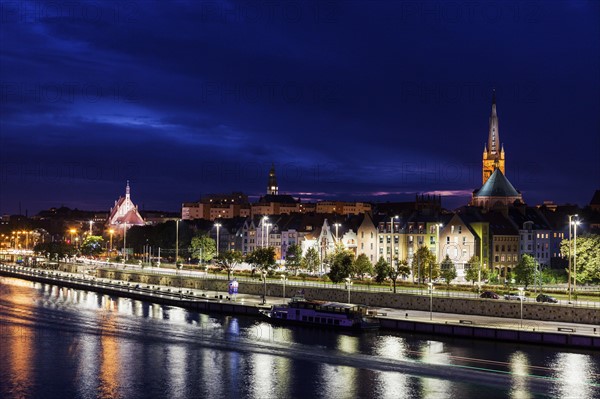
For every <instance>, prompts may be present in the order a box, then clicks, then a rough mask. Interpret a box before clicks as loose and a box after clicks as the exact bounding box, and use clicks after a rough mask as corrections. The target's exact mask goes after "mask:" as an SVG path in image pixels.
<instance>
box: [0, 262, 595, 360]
mask: <svg viewBox="0 0 600 399" xmlns="http://www.w3.org/2000/svg"><path fill="white" fill-rule="evenodd" d="M0 275H2V276H6V277H15V278H20V279H26V280H29V281H35V282H39V283H44V284H52V285H59V286H64V287H69V288H74V289H80V290H88V291H95V292H99V293H103V294H107V295H114V296H121V297H127V298H131V299H136V300H140V301H146V302H152V303H157V304H161V305H165V306H177V307H181V308H185V309H188V310H192V311H196V312H207V313H210V312H219V313H226V314H241V315H248V316H254V317H259V316H260V315H259V310H260V309H261V308H264V307H265V306H261V305H260V303H259V302H260V298H259V297H258V296H251V295H238V296H237V298H236V300H235V301H234V300H233V298H230V297H228V296H227V295H226V294H225V293H224V292H222V291H221V292H218V291H213V292H210V291H200V292H199V291H198V290H195V289H188V288H184V287H178V288H174V287H169V286H157V285H143V284H138V283H131V282H122V281H114V280H109V279H102V278H95V277H89V276H84V275H81V274H79V275H75V274H72V273H67V272H61V271H47V270H36V269H30V268H24V267H20V266H13V265H0ZM281 301H282V298H278V297H269V298H267V307H268V306H270V304H273V303H276V302H277V303H281ZM378 313H379V316H378V318H379V320H380V323H381V327H382V328H384V329H388V330H395V331H406V332H411V333H423V334H434V335H445V336H455V337H462V338H473V339H486V340H496V341H510V342H521V343H533V344H541V345H558V346H567V347H579V348H586V349H600V335H598V329H597V328H594V327H592V326H585V325H581V324H568V323H560V324H558V325H557V324H556V323H550V322H548V324H547V325H545V324H541V323H540V322H536V323H535V324H534V325H533V326H532V325H531V324H525V325H519V320H514V319H506V318H504V319H500V318H490V317H485V318H484V317H481V316H472V315H456V314H446V313H436V314H435V315H436V316H435V318H434V317H433V312H431V313H430V319H431V320H426V318H425V317H423V313H426V312H421V311H415V310H407V309H405V308H400V309H398V308H383V309H381V308H380V309H378ZM482 324H484V325H482ZM515 324H516V326H515ZM515 327H516V328H515Z"/></svg>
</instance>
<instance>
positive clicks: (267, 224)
mask: <svg viewBox="0 0 600 399" xmlns="http://www.w3.org/2000/svg"><path fill="white" fill-rule="evenodd" d="M265 226H267V234H266V235H267V248H269V235H270V234H269V228H270V227H271V226H272V225H271V223H265Z"/></svg>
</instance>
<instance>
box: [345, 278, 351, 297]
mask: <svg viewBox="0 0 600 399" xmlns="http://www.w3.org/2000/svg"><path fill="white" fill-rule="evenodd" d="M350 287H352V279H351V278H350V277H346V288H348V303H350Z"/></svg>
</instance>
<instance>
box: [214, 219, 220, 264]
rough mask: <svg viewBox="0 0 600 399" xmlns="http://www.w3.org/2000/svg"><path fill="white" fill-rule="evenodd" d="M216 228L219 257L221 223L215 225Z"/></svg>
mask: <svg viewBox="0 0 600 399" xmlns="http://www.w3.org/2000/svg"><path fill="white" fill-rule="evenodd" d="M215 227H216V228H217V256H219V228H220V227H221V223H215Z"/></svg>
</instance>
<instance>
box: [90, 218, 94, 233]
mask: <svg viewBox="0 0 600 399" xmlns="http://www.w3.org/2000/svg"><path fill="white" fill-rule="evenodd" d="M93 223H94V221H93V220H90V235H92V224H93Z"/></svg>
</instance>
